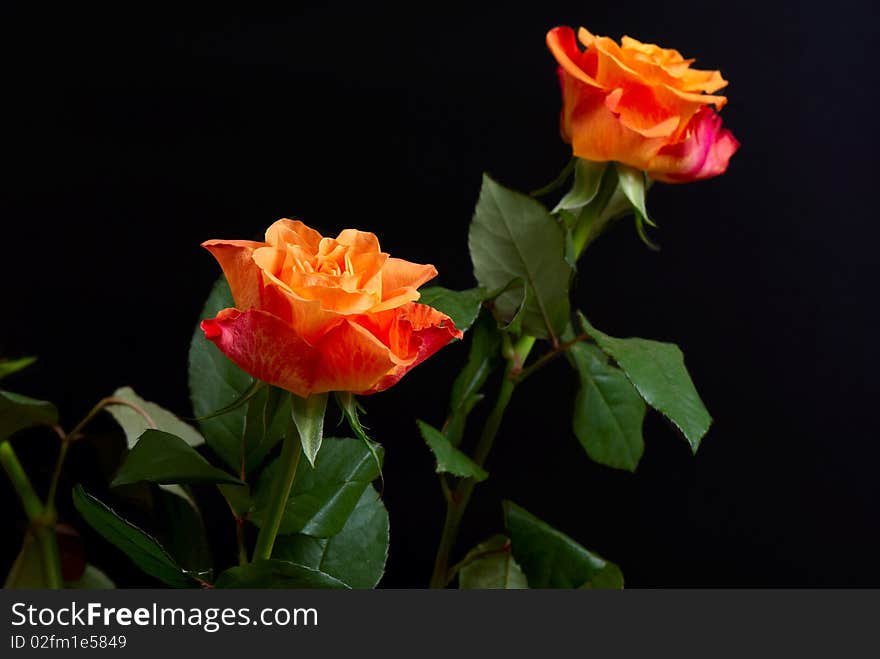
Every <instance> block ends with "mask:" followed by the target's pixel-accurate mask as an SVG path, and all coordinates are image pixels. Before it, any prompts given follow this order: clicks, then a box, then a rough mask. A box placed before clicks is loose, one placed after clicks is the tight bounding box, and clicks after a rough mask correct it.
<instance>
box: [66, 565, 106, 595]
mask: <svg viewBox="0 0 880 659" xmlns="http://www.w3.org/2000/svg"><path fill="white" fill-rule="evenodd" d="M64 587H65V588H70V589H74V590H111V589H113V588H116V584H114V583H113V581H111V579H110V577H108V576H107V575H106V574H104V573H103V572H102V571H101V570H99V569H98V568H96V567H95V566H94V565H92V564H88V565H86V569H85V572H83V574H82V576H81V577H80V578H79V580H77V581H68V582H65V584H64Z"/></svg>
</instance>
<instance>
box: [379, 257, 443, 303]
mask: <svg viewBox="0 0 880 659" xmlns="http://www.w3.org/2000/svg"><path fill="white" fill-rule="evenodd" d="M436 276H437V268H435V267H434V266H433V265H430V264H422V263H411V262H409V261H404V260H403V259H395V258H389V259H388V260H387V261H385V265H384V266H383V267H382V300H383V301H384V300H389V299H391V298H393V297H396V296H398V295H400V294H401V293H402V292H403V290H402V289H408V288H411V289H416V288H418V287H419V286H421V285H422V284H424V283H425V282H427V281H430V280H431V279H433V278H434V277H436ZM416 299H418V298H416Z"/></svg>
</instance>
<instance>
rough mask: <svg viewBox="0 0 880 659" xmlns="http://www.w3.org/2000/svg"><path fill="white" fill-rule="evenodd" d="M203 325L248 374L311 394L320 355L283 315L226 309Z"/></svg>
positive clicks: (207, 336) (203, 322)
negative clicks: (282, 317) (280, 316)
mask: <svg viewBox="0 0 880 659" xmlns="http://www.w3.org/2000/svg"><path fill="white" fill-rule="evenodd" d="M201 327H202V331H204V333H205V337H206V338H208V339H210V340H211V341H213V342H214V345H216V346H217V347H218V348H219V349H220V351H221V352H223V354H225V355H226V356H227V357H229V358H230V359H231V360H232V361H233V362H235V364H236V365H237V366H238V367H239V368H240V369H242V370H243V371H245V372H246V373H248V374H250V375H252V376H253V377H255V378H257V379H258V380H262V381H263V382H267V383H268V384H271V385H275V386H276V387H281V388H282V389H286V390H287V391H292V392H293V393H295V394H296V395H297V396H301V397H306V396H308V395H309V394H311V393H312V391H313V387H312V383H313V380H314V372H315V366H316V362H317V359H318V357H319V354H318V352H317V351H316V350H315V349H313V348H312V347H311V346H310V345H309V344H308V343H306V342H305V341H304V340H303V339H302V338H301V337H300V336H298V335H297V334H296V332H294V331H293V329H292V328H291V327H290V326H289V325H288V324H287V323H285V322H284V321H283V320H281V319H280V318H278V317H276V316H273V315H272V314H270V313H268V312H265V311H260V310H259V309H251V310H249V311H244V312H242V311H238V310H237V309H223V310H222V311H221V312H220V313H218V314H217V316H216V318H209V319H205V320H203V321H202V324H201Z"/></svg>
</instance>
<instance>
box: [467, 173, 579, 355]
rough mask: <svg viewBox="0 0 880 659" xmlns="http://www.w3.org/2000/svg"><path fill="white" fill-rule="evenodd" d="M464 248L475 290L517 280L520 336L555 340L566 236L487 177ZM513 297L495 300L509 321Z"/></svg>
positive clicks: (566, 276)
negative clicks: (521, 291)
mask: <svg viewBox="0 0 880 659" xmlns="http://www.w3.org/2000/svg"><path fill="white" fill-rule="evenodd" d="M468 244H469V247H470V252H471V260H472V261H473V264H474V274H475V276H476V278H477V282H478V283H479V284H480V286H483V287H484V288H486V289H487V290H495V289H499V288H501V287H504V286H507V284H508V283H510V281H511V280H513V279H517V278H521V279H523V280H524V281H525V282H526V284H527V289H528V295H527V300H526V304H525V308H524V309H523V314H522V315H523V320H522V331H523V332H525V333H526V334H531V335H533V336H537V337H539V338H546V337H548V336H551V335H552V336H558V335H559V334H561V332H562V330H563V329H564V328H565V325H566V323H567V322H568V314H569V304H568V287H569V283H570V280H571V275H572V272H573V271H572V268H571V266H570V265H569V264H568V263H567V262H566V260H565V234H564V232H563V229H562V227H560V226H559V224H558V223H557V222H556V220H554V219H553V217H552V216H551V215H550V214H549V213H548V212H547V209H545V208H544V206H542V205H541V204H540V203H539V202H537V201H535V200H534V199H531V198H529V197H527V196H525V195H523V194H520V193H518V192H514V191H512V190H508V189H506V188H504V187H502V186H501V185H499V184H498V183H496V182H495V181H493V180H492V179H491V178H489V177H488V176H484V177H483V188H482V190H481V192H480V199H479V201H478V202H477V207H476V211H475V213H474V217H473V220H472V221H471V226H470V234H469V237H468ZM517 303H518V300H517V295H516V293H515V292H509V293H505V294H504V295H502V296H501V297H499V298H498V299H497V300H496V307H497V308H498V310H499V312H500V313H501V315H502V316H503V317H506V318H509V317H512V316H513V315H514V312H515V310H516V306H517Z"/></svg>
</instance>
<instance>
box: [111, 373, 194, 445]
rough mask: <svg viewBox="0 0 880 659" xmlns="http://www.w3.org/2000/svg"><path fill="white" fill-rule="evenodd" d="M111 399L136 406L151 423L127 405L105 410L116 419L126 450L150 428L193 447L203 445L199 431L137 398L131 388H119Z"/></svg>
mask: <svg viewBox="0 0 880 659" xmlns="http://www.w3.org/2000/svg"><path fill="white" fill-rule="evenodd" d="M113 397H114V398H121V399H122V400H125V401H128V402H129V403H132V404H134V405H137V406H138V407H140V408H141V409H142V410H144V411H145V412H146V413H147V414H148V415H149V417H150V419H152V421H153V425H150V423H149V422H148V421H147V420H146V419H145V418H144V417H143V416H142V415H141V414H139V413H138V412H137V411H135V410H134V409H132V408H131V407H129V406H128V405H121V404H115V405H108V406H107V407H106V410H107V411H108V412H109V413H110V414H111V415H112V416H113V418H114V419H116V423H118V424H119V425H120V426H121V427H122V429H123V430H124V431H125V439H126V440H127V442H128V448H131V447H133V446H134V445H135V442H137V440H138V438H140V436H141V435H143V434H144V432H145V431H147V430H150V429H151V428H155V429H156V430H162V431H164V432H167V433H170V434H172V435H174V436H176V437H180V439H182V440H183V441H185V442H186V443H187V444H189V445H190V446H193V447H195V446H199V445H201V444H204V443H205V438H204V437H202V435H201V433H199V431H197V430H196V429H195V428H193V427H192V426H191V425H189V424H188V423H185V422H183V421H181V420H180V419H178V418H177V417H176V416H175V415H174V414H172V413H171V412H169V411H168V410H166V409H164V408H162V407H159V406H158V405H156V404H155V403H151V402H149V401H146V400H144V399H143V398H141V397H140V396H138V395H137V394H136V393H135V392H134V390H133V389H132V388H131V387H120V388H119V389H117V390H116V391H114V392H113Z"/></svg>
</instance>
